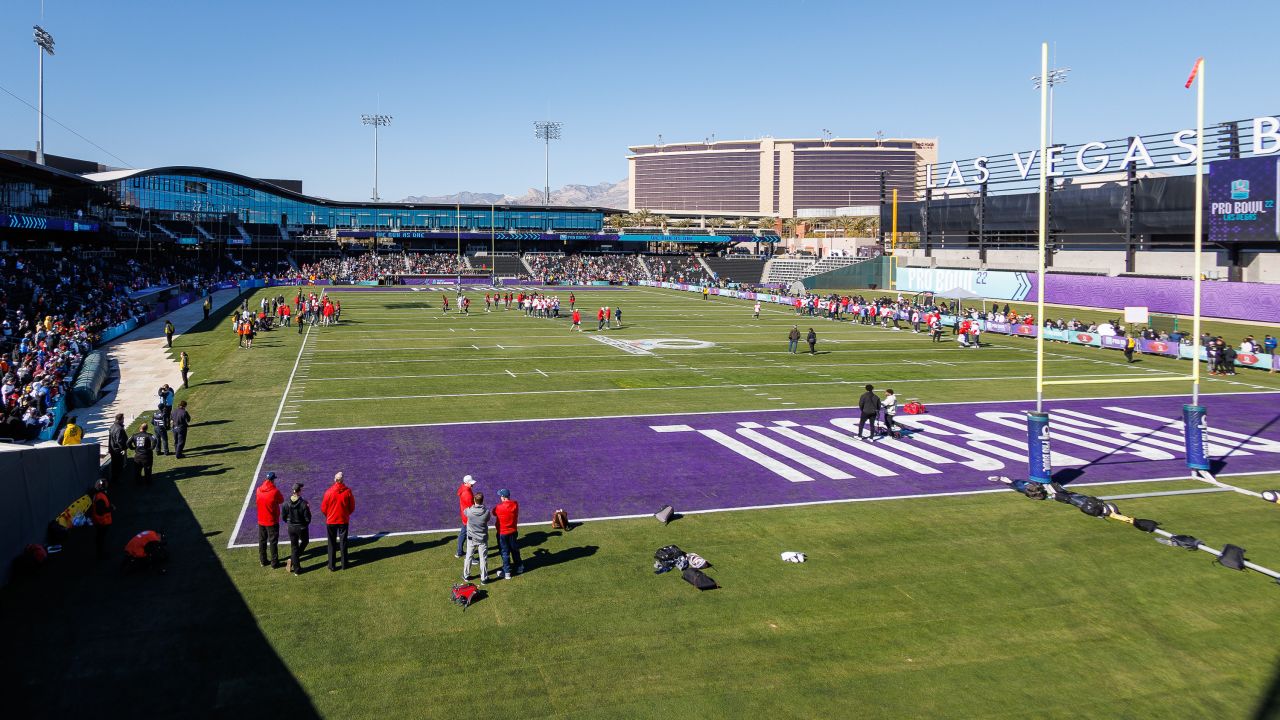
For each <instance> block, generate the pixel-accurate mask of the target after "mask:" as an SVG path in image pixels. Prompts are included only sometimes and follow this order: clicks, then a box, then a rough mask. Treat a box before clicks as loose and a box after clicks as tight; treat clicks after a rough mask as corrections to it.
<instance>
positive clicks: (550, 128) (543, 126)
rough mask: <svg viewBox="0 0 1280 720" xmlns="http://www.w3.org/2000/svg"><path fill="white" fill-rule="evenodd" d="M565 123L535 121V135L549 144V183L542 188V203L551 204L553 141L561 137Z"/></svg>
mask: <svg viewBox="0 0 1280 720" xmlns="http://www.w3.org/2000/svg"><path fill="white" fill-rule="evenodd" d="M562 127H564V123H562V122H560V121H558V120H538V121H536V122H534V123H533V136H534V137H535V138H537V139H539V140H542V141H543V142H545V143H546V144H547V184H546V185H545V186H543V189H542V204H543V205H550V204H551V141H552V140H559V139H560V128H562Z"/></svg>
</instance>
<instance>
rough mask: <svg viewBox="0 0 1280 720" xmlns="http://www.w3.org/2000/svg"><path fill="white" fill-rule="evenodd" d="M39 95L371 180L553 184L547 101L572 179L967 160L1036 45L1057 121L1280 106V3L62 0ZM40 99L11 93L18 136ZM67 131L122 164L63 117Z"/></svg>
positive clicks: (128, 152) (3, 112) (520, 186)
mask: <svg viewBox="0 0 1280 720" xmlns="http://www.w3.org/2000/svg"><path fill="white" fill-rule="evenodd" d="M39 21H40V1H39V0H4V2H3V3H2V4H0V86H3V87H4V88H5V89H7V90H9V91H11V92H13V93H15V94H17V95H18V96H20V97H22V98H24V99H26V100H27V101H29V102H31V103H32V104H34V103H35V96H36V50H35V45H34V44H33V43H32V41H31V25H32V24H34V23H36V22H39ZM44 26H45V28H46V29H48V30H49V31H50V32H51V33H52V34H53V35H54V37H55V38H56V40H57V56H56V57H53V58H51V59H49V61H48V62H47V63H46V75H47V83H46V111H47V113H48V115H51V116H52V117H54V118H57V119H58V120H60V121H62V122H63V123H66V124H67V125H69V126H70V127H72V128H74V129H75V130H76V131H78V132H79V133H81V134H83V135H85V136H86V137H88V138H90V139H91V140H93V141H94V142H96V143H98V144H99V145H101V146H102V147H104V148H106V149H107V150H109V151H110V152H112V153H114V154H116V155H118V156H120V157H122V158H124V159H125V160H126V161H127V162H128V164H129V165H131V166H134V167H148V166H156V165H168V164H190V165H208V166H213V167H218V168H223V169H227V170H233V171H237V172H241V173H244V174H247V175H254V176H258V177H283V178H300V179H302V180H303V181H304V182H305V189H306V190H307V191H308V192H310V193H314V194H318V195H323V196H328V197H335V198H341V199H359V198H364V197H368V195H369V192H370V187H371V185H372V158H371V156H372V138H371V130H370V129H369V128H367V127H364V126H362V125H361V124H360V117H359V116H360V114H361V113H368V112H375V111H377V110H379V109H380V110H381V112H383V113H386V114H390V115H393V116H394V118H395V120H394V123H393V125H392V126H391V127H390V128H389V129H387V130H386V131H385V132H384V133H383V135H382V168H381V187H380V190H381V195H382V196H383V197H385V198H401V197H404V196H405V195H411V194H443V193H448V192H453V191H457V190H474V191H491V192H507V193H512V194H519V193H521V192H523V191H524V190H525V189H527V188H529V187H541V186H542V183H543V156H542V147H541V145H540V144H538V143H537V142H536V141H535V140H534V138H533V128H532V123H533V121H534V120H538V119H543V118H546V117H549V118H552V119H556V120H561V121H563V122H564V123H565V126H564V139H563V140H561V141H559V142H558V143H556V144H554V145H553V148H552V168H551V172H552V177H551V183H552V185H553V186H559V185H561V184H564V183H567V182H577V183H596V182H601V181H606V180H608V181H615V180H619V179H621V178H623V177H624V176H625V175H626V161H625V160H624V158H625V155H626V148H627V145H630V144H644V143H651V142H653V141H654V140H655V139H656V138H657V135H658V134H659V133H662V135H663V136H664V137H665V139H666V140H667V141H668V142H671V141H677V140H697V139H702V138H704V137H706V136H707V135H709V134H711V133H712V132H714V133H715V134H716V136H717V137H718V138H721V139H729V138H739V137H757V136H760V135H764V134H768V135H773V136H776V137H787V136H791V137H795V136H811V137H812V136H817V135H818V134H819V133H820V131H821V130H822V128H830V129H831V130H832V131H833V132H834V133H836V134H837V135H847V136H867V135H872V134H874V133H875V131H877V130H883V131H884V132H885V133H886V134H888V135H890V136H922V137H937V138H939V141H940V157H941V159H943V160H947V159H963V158H968V157H972V156H975V155H980V154H986V153H993V154H994V153H1001V152H1010V151H1013V150H1016V149H1026V148H1030V147H1034V146H1035V145H1036V144H1037V143H1038V97H1037V95H1036V93H1035V92H1034V91H1033V90H1032V88H1031V84H1030V82H1029V77H1030V76H1031V75H1033V74H1035V73H1036V72H1038V70H1039V67H1038V62H1039V43H1040V41H1042V40H1048V41H1050V42H1055V43H1056V49H1057V57H1058V64H1059V65H1062V66H1069V67H1071V68H1072V69H1073V70H1072V73H1071V76H1070V80H1069V82H1068V83H1067V84H1066V85H1064V86H1062V87H1061V88H1060V89H1059V91H1058V94H1057V99H1056V110H1057V112H1056V121H1055V122H1056V127H1055V137H1056V138H1057V139H1058V140H1059V141H1067V142H1071V141H1082V140H1088V139H1095V138H1104V139H1105V138H1114V137H1121V136H1125V135H1129V134H1132V133H1147V132H1161V131H1166V130H1174V129H1178V128H1181V127H1187V126H1192V125H1194V119H1195V118H1194V106H1193V102H1194V98H1193V96H1192V91H1188V90H1184V89H1183V87H1182V83H1183V81H1184V80H1185V78H1186V75H1187V72H1188V70H1189V69H1190V67H1191V64H1192V62H1193V61H1194V59H1195V57H1196V56H1197V55H1205V56H1206V57H1207V59H1208V62H1209V63H1211V64H1210V65H1209V72H1210V73H1212V76H1211V78H1210V85H1209V86H1208V87H1209V98H1208V111H1207V115H1208V120H1209V121H1210V122H1214V121H1220V120H1227V119H1236V118H1242V117H1253V116H1254V115H1259V114H1272V113H1276V112H1280V92H1277V89H1278V88H1280V78H1277V75H1276V72H1275V67H1276V65H1275V57H1276V43H1277V40H1276V37H1277V36H1276V31H1277V28H1280V5H1277V4H1276V3H1274V2H1251V3H1243V4H1236V3H1228V4H1223V5H1212V4H1195V5H1193V4H1191V3H1182V2H1161V3H1157V2H1114V1H1113V2H1054V3H1040V2H1034V1H1032V0H1022V1H1021V2H1000V3H996V2H990V3H959V2H936V3H931V2H915V3H894V2H877V3H858V2H852V1H850V2H814V1H809V2H806V1H804V0H796V1H794V2H788V3H776V2H751V1H739V2H699V1H696V0H695V1H693V2H690V1H689V0H685V2H658V1H648V2H599V1H597V2H554V1H551V2H540V3H534V2H519V3H508V2H462V3H446V2H422V1H417V2H407V1H405V2H394V1H390V0H384V1H376V2H375V1H372V0H366V1H365V2H351V1H350V0H345V1H342V2H337V1H330V0H312V1H311V2H304V1H302V0H253V1H247V0H219V1H218V2H207V3H206V2H175V1H174V0H165V1H164V2H158V1H152V0H125V1H123V2H101V1H100V0H46V4H45V20H44ZM35 125H36V118H35V113H34V111H32V110H31V109H30V108H28V107H26V106H24V105H23V104H21V103H20V102H18V101H17V100H15V99H13V98H12V97H9V96H8V95H5V94H3V93H0V147H18V148H32V147H34V144H35ZM46 138H47V139H46V147H47V150H48V151H49V152H51V153H54V154H60V155H71V156H75V157H84V158H91V159H94V160H99V161H102V162H106V163H109V164H119V163H118V161H116V160H114V159H113V158H111V157H110V156H108V155H106V154H105V153H103V152H102V151H100V150H98V149H96V148H94V147H92V146H91V145H88V144H86V143H85V142H84V141H82V140H80V139H79V138H77V137H75V136H74V135H72V134H70V133H68V132H67V131H65V130H63V129H62V128H60V127H58V126H57V125H56V124H54V123H47V124H46Z"/></svg>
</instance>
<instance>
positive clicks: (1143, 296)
mask: <svg viewBox="0 0 1280 720" xmlns="http://www.w3.org/2000/svg"><path fill="white" fill-rule="evenodd" d="M1192 284H1193V283H1192V281H1190V280H1175V279H1164V278H1135V277H1104V276H1098V275H1065V274H1057V273H1047V274H1046V275H1045V278H1044V300H1045V302H1047V303H1053V304H1055V305H1081V306H1084V307H1111V308H1117V309H1118V308H1122V307H1125V306H1126V305H1134V306H1143V305H1145V306H1146V307H1148V308H1150V309H1151V311H1152V312H1160V313H1176V314H1178V315H1190V314H1191V290H1192ZM1200 287H1201V295H1200V302H1201V311H1200V312H1201V314H1202V315H1204V316H1205V317H1216V318H1232V319H1236V320H1256V321H1259V322H1271V323H1280V285H1269V284H1266V283H1246V282H1220V281H1212V282H1205V283H1201V286H1200ZM1028 297H1029V298H1030V297H1034V288H1033V294H1031V295H1029V296H1028Z"/></svg>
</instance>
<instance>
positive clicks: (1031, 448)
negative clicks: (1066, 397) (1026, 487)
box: [1027, 412, 1053, 483]
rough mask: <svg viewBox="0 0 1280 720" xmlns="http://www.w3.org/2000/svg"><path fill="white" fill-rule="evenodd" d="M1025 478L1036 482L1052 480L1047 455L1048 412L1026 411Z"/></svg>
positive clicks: (1050, 465) (1050, 466)
mask: <svg viewBox="0 0 1280 720" xmlns="http://www.w3.org/2000/svg"><path fill="white" fill-rule="evenodd" d="M1027 478H1028V479H1030V480H1031V481H1033V482H1038V483H1047V482H1050V481H1051V480H1053V465H1052V464H1051V463H1050V455H1049V413H1043V412H1029V413H1027Z"/></svg>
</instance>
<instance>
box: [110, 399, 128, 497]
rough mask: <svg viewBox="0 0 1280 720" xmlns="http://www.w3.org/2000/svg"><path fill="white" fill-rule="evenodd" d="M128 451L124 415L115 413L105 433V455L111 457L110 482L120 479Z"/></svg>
mask: <svg viewBox="0 0 1280 720" xmlns="http://www.w3.org/2000/svg"><path fill="white" fill-rule="evenodd" d="M128 449H129V434H128V433H127V432H125V429H124V414H123V413H117V414H116V421H115V422H114V423H112V424H111V430H110V431H108V432H107V453H108V454H109V455H110V456H111V482H116V481H117V480H119V479H120V471H121V470H123V469H124V458H125V453H126V451H127V450H128Z"/></svg>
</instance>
